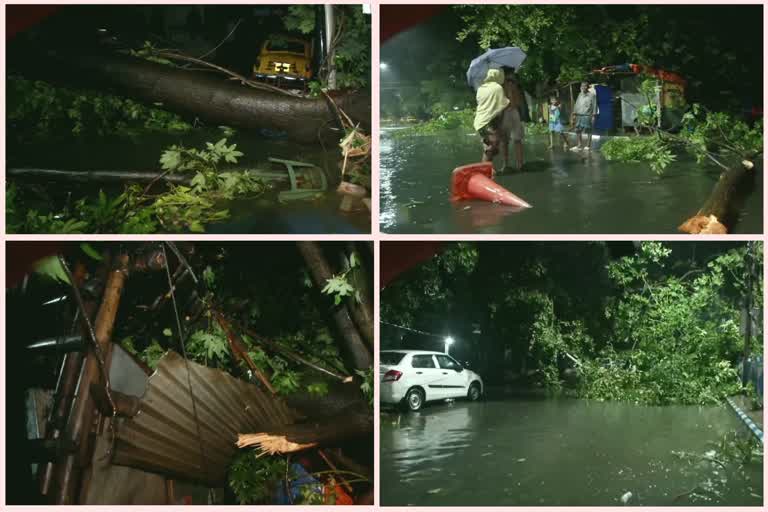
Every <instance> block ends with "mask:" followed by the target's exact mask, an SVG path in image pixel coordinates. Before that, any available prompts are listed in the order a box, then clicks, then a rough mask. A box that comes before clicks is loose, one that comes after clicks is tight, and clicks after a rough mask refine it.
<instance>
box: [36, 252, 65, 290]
mask: <svg viewBox="0 0 768 512" xmlns="http://www.w3.org/2000/svg"><path fill="white" fill-rule="evenodd" d="M35 273H36V274H40V275H41V276H45V277H48V278H49V279H53V280H54V281H58V282H61V283H65V284H70V281H69V277H67V273H66V271H65V270H64V267H63V266H62V265H61V261H59V257H58V256H50V257H48V258H43V259H42V260H40V261H38V262H37V263H35Z"/></svg>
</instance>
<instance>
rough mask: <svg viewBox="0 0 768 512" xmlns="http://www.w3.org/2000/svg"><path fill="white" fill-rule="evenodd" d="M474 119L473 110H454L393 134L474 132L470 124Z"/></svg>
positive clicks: (396, 135)
mask: <svg viewBox="0 0 768 512" xmlns="http://www.w3.org/2000/svg"><path fill="white" fill-rule="evenodd" d="M474 119H475V111H474V109H471V108H467V109H464V110H455V111H449V112H443V113H441V114H439V115H438V116H437V117H436V118H434V119H430V120H429V121H425V122H423V123H419V124H417V125H413V126H409V127H408V128H404V129H402V130H397V131H396V132H393V133H394V135H395V137H408V136H413V135H428V134H433V133H438V132H442V131H444V130H470V131H474V128H473V126H472V123H473V122H474Z"/></svg>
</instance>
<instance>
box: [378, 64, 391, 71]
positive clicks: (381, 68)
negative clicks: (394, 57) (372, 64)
mask: <svg viewBox="0 0 768 512" xmlns="http://www.w3.org/2000/svg"><path fill="white" fill-rule="evenodd" d="M379 69H380V70H382V71H386V70H388V69H389V64H387V63H386V62H380V63H379Z"/></svg>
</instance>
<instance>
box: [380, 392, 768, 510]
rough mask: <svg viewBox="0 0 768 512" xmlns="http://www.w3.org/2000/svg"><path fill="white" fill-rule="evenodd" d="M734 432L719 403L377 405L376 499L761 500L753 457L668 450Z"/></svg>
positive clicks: (704, 447)
mask: <svg viewBox="0 0 768 512" xmlns="http://www.w3.org/2000/svg"><path fill="white" fill-rule="evenodd" d="M741 429H742V426H741V424H740V423H739V422H738V420H736V418H735V416H734V415H733V414H732V413H731V412H730V411H729V410H728V409H727V408H725V407H681V406H668V407H641V406H635V405H631V404H621V403H600V402H588V401H583V400H538V401H526V400H502V401H488V402H481V403H467V402H455V403H452V404H447V405H442V404H438V405H433V406H430V407H428V408H426V409H424V410H423V411H422V412H420V413H415V414H398V413H385V414H383V415H382V418H381V498H382V504H383V505H388V506H394V505H409V504H413V505H424V506H440V505H454V506H489V505H497V506H499V505H509V506H513V505H583V506H589V505H592V506H596V505H621V497H622V496H624V495H625V494H626V493H628V492H629V493H631V495H632V497H631V502H630V503H629V504H631V505H686V504H687V505H691V504H728V505H759V504H761V503H762V467H761V462H753V463H751V464H748V465H745V466H740V465H739V464H730V463H727V465H726V467H721V466H719V465H717V464H713V463H711V462H707V461H704V463H702V461H701V459H700V458H694V459H692V460H693V463H692V462H691V459H687V460H686V459H681V458H680V457H679V456H678V455H677V454H679V453H681V452H690V453H692V454H704V453H706V452H707V451H708V450H711V449H715V450H717V448H716V445H717V443H718V442H720V440H721V439H722V437H723V436H724V435H726V434H727V433H728V432H732V431H739V432H740V435H745V436H746V435H749V434H748V433H747V432H746V431H742V430H741ZM713 447H715V448H713ZM718 457H721V455H718ZM692 488H693V489H695V492H691V493H689V494H684V493H687V491H689V490H691V489H692Z"/></svg>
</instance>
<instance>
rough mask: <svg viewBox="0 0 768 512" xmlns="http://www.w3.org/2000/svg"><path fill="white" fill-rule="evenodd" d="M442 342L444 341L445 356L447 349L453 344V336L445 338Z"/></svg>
mask: <svg viewBox="0 0 768 512" xmlns="http://www.w3.org/2000/svg"><path fill="white" fill-rule="evenodd" d="M444 341H445V353H446V354H447V353H448V347H450V346H451V345H453V342H454V339H453V336H446V337H445V340H444Z"/></svg>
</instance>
